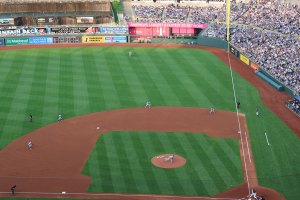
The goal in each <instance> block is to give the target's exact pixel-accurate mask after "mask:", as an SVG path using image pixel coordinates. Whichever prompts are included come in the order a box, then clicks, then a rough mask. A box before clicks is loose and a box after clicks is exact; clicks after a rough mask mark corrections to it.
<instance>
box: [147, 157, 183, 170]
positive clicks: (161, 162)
mask: <svg viewBox="0 0 300 200" xmlns="http://www.w3.org/2000/svg"><path fill="white" fill-rule="evenodd" d="M151 162H152V164H153V165H155V166H156V167H160V168H178V167H181V166H183V165H184V164H185V162H186V160H185V158H183V157H181V156H179V155H176V154H162V155H159V156H154V157H153V158H152V159H151Z"/></svg>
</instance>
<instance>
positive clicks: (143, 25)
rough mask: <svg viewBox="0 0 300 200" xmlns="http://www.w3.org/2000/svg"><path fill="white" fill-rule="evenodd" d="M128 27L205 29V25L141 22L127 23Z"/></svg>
mask: <svg viewBox="0 0 300 200" xmlns="http://www.w3.org/2000/svg"><path fill="white" fill-rule="evenodd" d="M127 25H128V26H129V27H170V28H173V27H176V28H201V29H203V28H206V26H207V24H192V23H150V22H148V23H142V22H127Z"/></svg>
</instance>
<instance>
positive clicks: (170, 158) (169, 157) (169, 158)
mask: <svg viewBox="0 0 300 200" xmlns="http://www.w3.org/2000/svg"><path fill="white" fill-rule="evenodd" d="M173 160H174V154H171V155H169V156H168V157H167V158H166V161H170V162H171V163H172V162H173Z"/></svg>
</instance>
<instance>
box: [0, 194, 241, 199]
mask: <svg viewBox="0 0 300 200" xmlns="http://www.w3.org/2000/svg"><path fill="white" fill-rule="evenodd" d="M0 194H11V192H0ZM16 194H37V195H39V194H40V195H61V196H63V197H68V196H72V195H84V196H106V195H108V196H117V197H118V196H122V197H126V196H127V197H150V198H151V197H152V198H155V199H156V198H158V199H159V198H171V199H174V198H179V199H195V198H196V199H198V198H199V199H212V200H240V198H238V199H237V198H222V197H206V196H203V197H199V196H176V195H158V194H118V193H84V192H64V193H63V192H17V193H16ZM72 198H76V197H72ZM80 198H82V197H78V199H80ZM76 199H77V198H76Z"/></svg>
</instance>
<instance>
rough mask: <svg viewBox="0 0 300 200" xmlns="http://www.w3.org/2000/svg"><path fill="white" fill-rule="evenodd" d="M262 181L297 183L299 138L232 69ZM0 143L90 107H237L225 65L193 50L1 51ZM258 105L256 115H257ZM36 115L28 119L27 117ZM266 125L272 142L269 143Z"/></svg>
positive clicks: (289, 187)
mask: <svg viewBox="0 0 300 200" xmlns="http://www.w3.org/2000/svg"><path fill="white" fill-rule="evenodd" d="M128 51H133V52H134V55H133V56H132V57H129V56H128ZM234 78H235V82H236V92H237V98H238V100H239V101H240V102H241V112H243V113H245V114H246V117H247V124H248V129H249V131H250V136H251V145H252V147H253V154H254V158H255V163H256V170H257V174H258V177H259V181H260V183H261V184H263V185H265V186H272V187H273V188H275V189H276V190H278V191H279V192H281V193H283V194H284V195H285V196H286V197H287V199H297V198H298V196H299V192H298V188H300V175H299V174H300V168H299V166H300V143H299V139H298V138H297V137H296V136H295V135H294V134H293V133H292V132H291V130H290V129H289V128H288V127H287V126H286V125H285V124H284V123H282V122H281V121H280V120H279V119H278V118H277V117H276V116H275V115H274V114H273V113H272V112H270V111H269V110H268V109H267V108H266V107H264V106H263V104H262V103H261V100H260V98H259V95H258V92H257V90H256V89H255V88H253V87H252V86H251V85H249V84H248V83H247V82H246V81H245V80H243V79H242V78H240V77H239V76H237V75H236V74H235V73H234ZM0 99H1V104H0V148H3V147H4V146H5V145H7V144H9V143H10V142H12V141H13V140H14V139H16V138H18V137H20V136H22V135H24V134H26V133H28V132H29V131H32V130H34V129H36V128H39V127H42V126H45V125H47V124H49V123H52V122H55V121H56V116H57V114H58V113H63V115H64V117H65V118H70V117H74V116H78V115H82V114H87V113H91V112H98V111H104V110H111V109H120V108H127V107H141V106H143V105H144V103H145V101H146V100H148V99H150V100H151V102H152V104H153V105H154V106H191V107H206V108H208V107H211V106H212V105H213V106H215V107H216V108H217V109H223V110H230V111H233V110H234V109H235V105H234V103H233V102H234V100H233V93H232V87H231V80H230V72H229V69H228V68H227V67H226V66H225V65H224V64H223V63H222V62H221V61H220V60H218V59H217V58H216V57H215V56H213V55H211V54H210V53H208V52H205V51H200V50H195V49H159V48H147V49H146V48H121V47H120V48H119V47H113V48H112V47H102V48H96V47H86V48H61V49H27V50H11V51H1V54H0ZM256 107H259V108H260V110H261V113H262V117H261V118H259V119H258V118H257V117H256V116H255V109H256ZM29 113H32V114H33V123H30V122H29V117H28V115H29ZM265 130H267V132H268V136H269V141H270V143H271V146H267V144H266V140H265V136H264V132H265Z"/></svg>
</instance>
